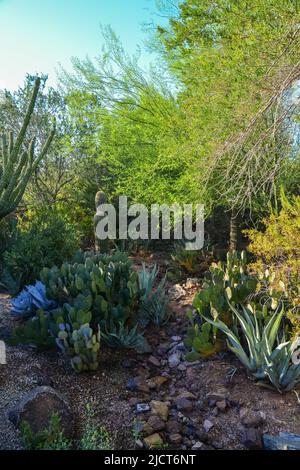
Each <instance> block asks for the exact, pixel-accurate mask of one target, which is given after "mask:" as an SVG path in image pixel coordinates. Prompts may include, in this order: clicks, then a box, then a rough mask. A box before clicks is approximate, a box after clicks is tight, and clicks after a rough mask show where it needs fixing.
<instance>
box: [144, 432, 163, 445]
mask: <svg viewBox="0 0 300 470" xmlns="http://www.w3.org/2000/svg"><path fill="white" fill-rule="evenodd" d="M144 442H145V444H146V446H147V447H148V448H149V449H155V448H158V447H161V446H162V445H163V443H164V441H163V440H162V438H161V437H160V435H159V434H158V433H155V434H152V436H149V437H145V439H144Z"/></svg>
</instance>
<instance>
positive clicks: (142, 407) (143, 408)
mask: <svg viewBox="0 0 300 470" xmlns="http://www.w3.org/2000/svg"><path fill="white" fill-rule="evenodd" d="M147 411H150V406H149V405H148V403H138V404H137V405H136V412H137V413H146V412H147Z"/></svg>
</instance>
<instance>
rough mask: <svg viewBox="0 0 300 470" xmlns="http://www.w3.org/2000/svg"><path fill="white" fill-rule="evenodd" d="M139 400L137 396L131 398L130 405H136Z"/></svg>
mask: <svg viewBox="0 0 300 470" xmlns="http://www.w3.org/2000/svg"><path fill="white" fill-rule="evenodd" d="M138 402H139V400H138V399H137V398H135V397H132V398H129V400H128V403H129V405H130V406H136V405H137V404H138Z"/></svg>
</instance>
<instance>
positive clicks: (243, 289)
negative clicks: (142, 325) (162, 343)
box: [186, 252, 258, 360]
mask: <svg viewBox="0 0 300 470" xmlns="http://www.w3.org/2000/svg"><path fill="white" fill-rule="evenodd" d="M257 284H258V280H257V279H256V278H255V277H254V276H251V275H250V274H249V273H248V272H247V260H246V254H245V252H242V253H240V254H239V253H237V252H230V253H228V254H227V259H226V263H222V262H219V263H213V264H212V265H211V267H210V269H209V272H208V273H207V275H206V276H205V281H204V283H203V286H202V289H201V290H200V292H199V293H198V294H197V295H196V297H195V299H194V302H193V307H194V309H195V314H193V312H192V311H189V312H188V317H189V320H190V326H189V328H188V334H187V338H186V346H187V347H191V348H192V350H191V353H189V354H188V355H187V359H188V360H195V359H197V358H198V357H199V356H207V355H209V354H213V353H215V352H216V351H218V350H220V348H222V344H223V342H222V341H221V339H220V337H219V336H218V335H217V329H216V328H213V327H211V325H209V324H207V322H203V318H206V317H208V318H211V319H213V320H217V319H220V320H222V321H223V322H224V323H225V324H227V325H230V326H231V325H232V322H233V321H234V317H233V316H232V311H231V309H230V307H229V304H228V299H230V301H231V302H232V303H233V304H234V305H237V304H242V305H246V304H248V303H249V297H250V296H251V295H254V294H255V292H256V288H257Z"/></svg>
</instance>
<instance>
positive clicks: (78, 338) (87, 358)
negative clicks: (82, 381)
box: [56, 323, 100, 373]
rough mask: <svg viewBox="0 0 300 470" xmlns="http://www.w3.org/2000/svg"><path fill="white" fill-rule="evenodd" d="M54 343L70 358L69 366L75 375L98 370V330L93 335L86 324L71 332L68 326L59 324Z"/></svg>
mask: <svg viewBox="0 0 300 470" xmlns="http://www.w3.org/2000/svg"><path fill="white" fill-rule="evenodd" d="M56 343H57V345H58V346H59V348H60V349H62V350H63V351H64V352H65V353H67V354H68V355H69V356H70V357H71V365H72V367H73V369H74V370H75V371H76V372H77V373H80V372H84V371H90V370H92V371H95V370H97V369H98V367H99V353H100V328H98V331H97V332H96V333H94V332H93V330H92V328H91V327H90V326H89V323H87V324H84V325H81V326H80V328H79V329H76V330H73V331H71V329H70V327H69V325H66V326H65V325H63V324H61V325H60V331H59V333H58V337H57V339H56Z"/></svg>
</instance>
